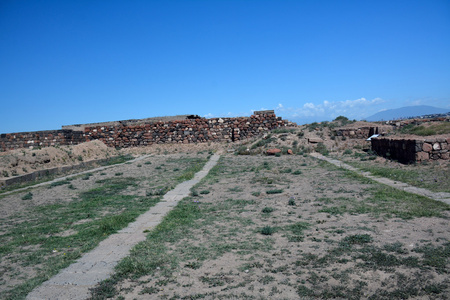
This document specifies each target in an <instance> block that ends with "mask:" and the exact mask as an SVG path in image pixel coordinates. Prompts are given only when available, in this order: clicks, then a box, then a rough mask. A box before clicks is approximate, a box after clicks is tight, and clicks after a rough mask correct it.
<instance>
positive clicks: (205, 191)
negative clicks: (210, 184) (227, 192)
mask: <svg viewBox="0 0 450 300" xmlns="http://www.w3.org/2000/svg"><path fill="white" fill-rule="evenodd" d="M209 193H210V191H208V190H203V191H200V194H202V195H207V194H209Z"/></svg>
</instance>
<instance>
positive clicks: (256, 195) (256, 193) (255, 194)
mask: <svg viewBox="0 0 450 300" xmlns="http://www.w3.org/2000/svg"><path fill="white" fill-rule="evenodd" d="M259 195H261V192H253V193H252V196H255V197H258V196H259Z"/></svg>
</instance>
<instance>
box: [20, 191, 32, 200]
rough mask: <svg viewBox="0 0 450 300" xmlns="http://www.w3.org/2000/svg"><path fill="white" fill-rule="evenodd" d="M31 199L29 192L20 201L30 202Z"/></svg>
mask: <svg viewBox="0 0 450 300" xmlns="http://www.w3.org/2000/svg"><path fill="white" fill-rule="evenodd" d="M31 199H33V194H32V193H31V192H28V193H27V194H25V195H24V196H23V197H22V200H31Z"/></svg>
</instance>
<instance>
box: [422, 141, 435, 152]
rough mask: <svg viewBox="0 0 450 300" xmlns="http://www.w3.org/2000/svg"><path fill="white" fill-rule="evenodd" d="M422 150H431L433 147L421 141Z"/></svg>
mask: <svg viewBox="0 0 450 300" xmlns="http://www.w3.org/2000/svg"><path fill="white" fill-rule="evenodd" d="M422 150H423V151H425V152H430V151H431V150H433V147H432V146H431V145H430V144H428V143H423V146H422Z"/></svg>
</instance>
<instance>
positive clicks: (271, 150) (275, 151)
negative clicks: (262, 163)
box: [266, 148, 281, 155]
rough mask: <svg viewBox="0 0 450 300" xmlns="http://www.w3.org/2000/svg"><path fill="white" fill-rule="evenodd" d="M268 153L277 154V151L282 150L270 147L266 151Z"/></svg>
mask: <svg viewBox="0 0 450 300" xmlns="http://www.w3.org/2000/svg"><path fill="white" fill-rule="evenodd" d="M266 153H267V155H275V154H277V153H281V150H280V149H278V148H273V149H268V150H267V151H266Z"/></svg>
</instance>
